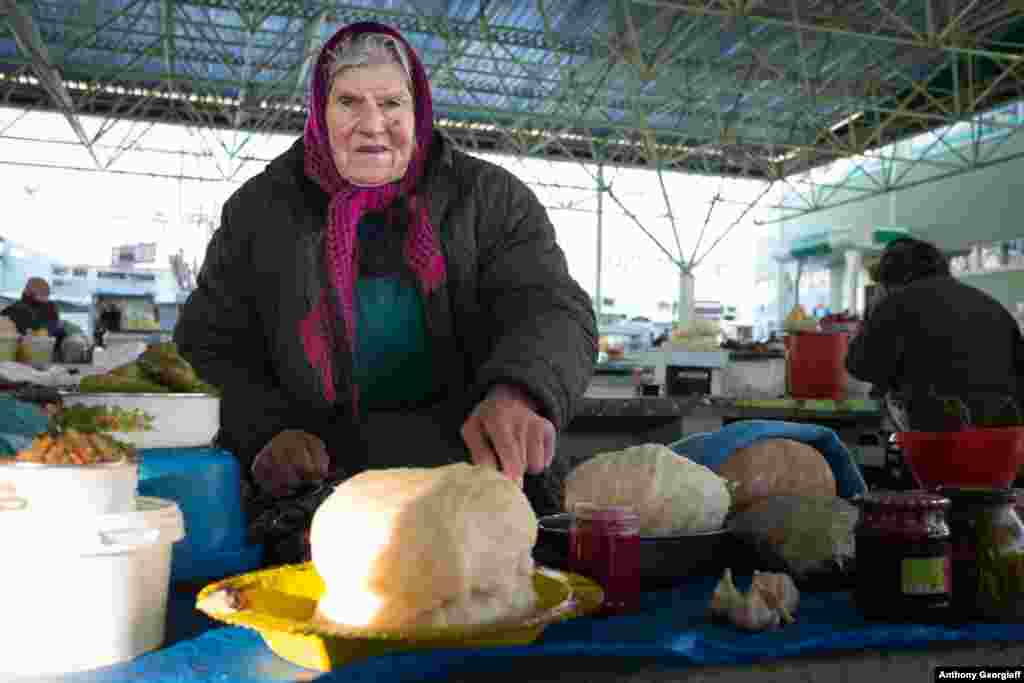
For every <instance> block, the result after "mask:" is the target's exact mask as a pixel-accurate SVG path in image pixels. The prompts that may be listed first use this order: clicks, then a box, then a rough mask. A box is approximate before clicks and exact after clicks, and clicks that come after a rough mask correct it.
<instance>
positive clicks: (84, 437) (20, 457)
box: [14, 429, 136, 465]
mask: <svg viewBox="0 0 1024 683" xmlns="http://www.w3.org/2000/svg"><path fill="white" fill-rule="evenodd" d="M135 457H136V452H135V449H134V448H132V447H131V446H129V445H127V444H124V443H121V442H120V441H117V440H116V439H114V438H111V437H110V436H108V435H106V434H102V433H100V432H80V431H78V430H75V429H67V430H65V431H63V432H60V433H55V434H49V433H47V434H40V435H38V436H36V437H35V438H34V439H33V440H32V445H31V446H29V447H28V448H26V449H25V450H22V451H19V452H18V453H17V455H15V456H14V460H15V461H17V462H32V463H38V464H42V465H98V464H103V463H118V462H124V461H126V460H134V459H135Z"/></svg>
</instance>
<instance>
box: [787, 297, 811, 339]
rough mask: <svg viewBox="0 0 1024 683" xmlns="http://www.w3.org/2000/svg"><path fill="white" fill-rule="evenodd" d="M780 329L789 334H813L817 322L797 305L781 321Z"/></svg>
mask: <svg viewBox="0 0 1024 683" xmlns="http://www.w3.org/2000/svg"><path fill="white" fill-rule="evenodd" d="M782 329H783V331H784V332H787V333H789V334H795V333H797V332H814V331H815V330H817V329H818V321H817V320H816V319H815V318H814V316H812V315H808V313H807V311H806V310H805V309H804V307H803V306H801V305H800V304H797V305H796V306H794V307H793V310H791V311H790V312H789V315H787V316H786V319H785V320H783V321H782Z"/></svg>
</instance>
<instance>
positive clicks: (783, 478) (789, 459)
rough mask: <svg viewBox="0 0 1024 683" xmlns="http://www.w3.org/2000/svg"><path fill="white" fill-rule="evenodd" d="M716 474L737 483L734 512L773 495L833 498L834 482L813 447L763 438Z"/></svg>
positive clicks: (824, 462)
mask: <svg viewBox="0 0 1024 683" xmlns="http://www.w3.org/2000/svg"><path fill="white" fill-rule="evenodd" d="M718 474H720V475H721V476H723V477H725V478H726V479H728V480H730V481H732V482H734V483H735V484H736V487H735V488H734V489H733V491H732V498H733V510H734V511H736V512H742V511H743V510H745V509H747V508H748V507H750V506H751V505H753V504H754V503H756V502H757V501H759V500H762V499H764V498H769V497H772V496H787V495H792V496H835V495H836V480H835V477H834V476H833V475H832V467H831V466H829V464H828V461H826V460H825V457H824V456H823V455H822V454H821V453H820V452H818V450H817V449H816V448H814V447H813V446H808V445H807V444H805V443H801V442H799V441H793V440H791V439H762V440H761V441H758V442H756V443H753V444H751V445H750V446H747V447H745V448H740V449H737V450H736V451H735V452H733V453H732V454H731V455H730V456H729V457H728V458H726V460H725V462H723V463H722V465H721V466H720V467H719V468H718Z"/></svg>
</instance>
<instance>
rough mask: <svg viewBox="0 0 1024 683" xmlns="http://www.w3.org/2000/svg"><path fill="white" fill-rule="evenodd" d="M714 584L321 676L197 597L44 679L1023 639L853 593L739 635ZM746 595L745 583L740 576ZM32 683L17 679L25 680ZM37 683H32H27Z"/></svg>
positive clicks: (276, 680) (399, 675)
mask: <svg viewBox="0 0 1024 683" xmlns="http://www.w3.org/2000/svg"><path fill="white" fill-rule="evenodd" d="M714 584H715V579H713V578H711V577H708V578H705V579H700V580H697V581H694V582H693V583H691V584H689V585H687V586H685V587H682V588H678V589H675V590H670V591H658V592H651V593H647V594H645V596H644V602H643V606H642V610H641V612H640V613H638V614H636V615H633V616H624V617H615V618H607V619H603V618H589V617H588V618H581V619H576V620H573V621H569V622H565V623H562V624H556V625H553V626H550V627H548V629H547V630H546V631H545V632H544V634H543V635H542V637H541V639H540V640H539V641H538V642H536V643H534V644H532V645H529V646H523V647H508V648H493V649H473V650H470V649H465V650H439V651H425V652H415V653H404V654H393V655H384V656H380V657H374V658H371V659H365V660H362V661H359V662H353V663H351V664H349V665H348V666H346V667H343V668H342V669H340V670H338V671H335V672H332V673H329V674H318V673H315V672H310V671H309V670H307V669H303V668H300V667H297V666H294V665H292V664H290V663H288V662H286V661H285V660H283V659H280V658H279V657H277V656H275V655H274V654H273V653H272V652H271V651H270V650H269V649H268V648H267V647H266V646H265V645H264V644H263V641H262V639H261V638H260V636H259V635H258V634H256V633H255V632H252V631H249V630H246V629H242V628H236V627H217V628H213V629H211V630H207V631H204V632H202V633H200V635H198V636H195V637H191V636H193V635H194V634H195V633H196V632H199V631H202V629H203V628H206V627H207V626H209V625H210V624H209V622H208V621H207V620H206V618H205V617H203V616H202V615H199V614H198V613H196V612H195V611H194V610H193V609H192V607H191V604H192V603H191V596H187V595H184V596H183V595H176V596H175V597H174V599H173V600H172V606H171V610H170V615H171V618H170V621H169V630H168V633H169V635H170V637H171V638H172V639H174V638H178V637H186V638H187V639H184V640H179V641H178V642H176V643H175V644H173V645H171V646H170V647H167V648H165V649H163V650H161V651H158V652H154V653H151V654H147V655H143V656H142V657H140V658H138V659H137V660H135V661H133V662H129V663H126V664H122V665H119V666H115V667H110V668H108V669H105V670H101V671H96V672H91V673H82V674H76V675H71V676H65V677H59V678H48V679H46V680H47V682H48V683H50V682H52V683H129V682H131V683H137V682H138V681H146V683H184V682H189V683H192V682H199V681H203V682H207V681H231V682H232V683H284V682H288V683H291V682H292V681H300V680H301V681H317V682H318V683H333V682H341V681H345V682H352V681H388V682H389V683H413V682H416V683H419V682H421V681H431V680H439V679H442V680H443V679H453V678H457V677H458V675H459V674H466V673H467V672H473V673H481V672H482V673H487V672H492V673H494V674H499V673H506V672H508V671H510V668H511V667H513V666H514V664H515V662H516V660H520V659H521V658H523V657H609V656H612V657H622V658H637V657H642V658H645V659H646V661H648V662H650V663H651V664H652V665H654V664H661V665H665V666H676V667H679V666H691V665H722V664H752V663H755V662H760V663H763V662H764V660H766V659H774V658H779V657H788V656H793V655H811V654H821V653H824V652H828V651H842V650H847V651H850V650H860V649H865V648H872V649H885V650H899V649H912V648H916V647H922V646H925V645H927V644H929V643H939V642H949V643H952V642H958V643H960V642H965V643H966V642H972V641H974V642H982V641H992V642H996V641H1001V642H1012V641H1024V624H982V623H976V624H966V625H963V626H959V627H956V626H942V625H925V624H895V623H893V624H887V623H880V622H867V621H865V620H864V619H863V618H861V617H860V615H859V614H858V612H857V610H856V608H855V606H854V604H853V600H852V596H851V595H850V594H849V593H847V592H835V593H804V594H803V596H802V599H801V602H800V606H799V609H798V610H797V615H796V616H797V623H795V624H791V625H789V626H786V627H784V628H782V629H779V630H777V631H772V632H765V633H754V634H749V633H742V632H739V631H737V630H734V629H733V628H731V627H729V626H727V625H718V624H711V623H710V622H709V621H708V619H707V617H706V607H707V603H708V600H709V599H710V596H711V592H712V590H713V589H714ZM737 584H738V585H739V587H740V588H743V589H746V588H747V586H748V585H749V577H742V578H738V579H737ZM29 681H31V679H27V680H25V681H19V682H18V683H29ZM31 683H36V682H35V681H31Z"/></svg>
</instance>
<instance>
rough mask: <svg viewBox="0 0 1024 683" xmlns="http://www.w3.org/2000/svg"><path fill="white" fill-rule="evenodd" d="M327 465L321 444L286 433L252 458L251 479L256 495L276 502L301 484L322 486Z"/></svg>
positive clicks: (305, 435)
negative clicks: (264, 495)
mask: <svg viewBox="0 0 1024 683" xmlns="http://www.w3.org/2000/svg"><path fill="white" fill-rule="evenodd" d="M330 464H331V460H330V457H329V456H328V455H327V449H326V448H325V447H324V442H323V441H321V440H320V439H319V438H318V437H316V436H314V435H313V434H310V433H308V432H303V431H300V430H297V429H286V430H284V431H283V432H281V433H280V434H278V435H277V436H275V437H274V438H273V439H271V440H270V441H269V442H268V443H267V445H266V446H264V447H263V449H262V450H261V451H260V452H259V453H258V454H257V455H256V458H255V459H254V460H253V463H252V478H253V482H254V483H255V484H256V486H257V487H259V489H260V491H262V492H263V493H265V494H267V495H269V496H273V497H275V498H280V497H282V496H286V495H288V494H290V493H294V492H295V491H296V490H297V489H298V488H299V487H300V486H301V485H303V484H318V483H320V482H322V481H323V480H324V479H326V478H327V472H328V469H329V468H330Z"/></svg>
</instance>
